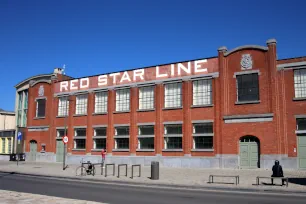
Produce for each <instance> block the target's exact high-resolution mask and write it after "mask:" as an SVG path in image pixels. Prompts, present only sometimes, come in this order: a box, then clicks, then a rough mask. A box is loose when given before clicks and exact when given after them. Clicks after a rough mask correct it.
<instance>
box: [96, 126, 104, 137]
mask: <svg viewBox="0 0 306 204" xmlns="http://www.w3.org/2000/svg"><path fill="white" fill-rule="evenodd" d="M94 136H106V127H98V128H94Z"/></svg>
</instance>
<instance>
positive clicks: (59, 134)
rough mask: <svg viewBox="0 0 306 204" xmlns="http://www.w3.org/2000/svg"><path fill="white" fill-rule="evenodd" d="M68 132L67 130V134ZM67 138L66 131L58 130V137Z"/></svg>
mask: <svg viewBox="0 0 306 204" xmlns="http://www.w3.org/2000/svg"><path fill="white" fill-rule="evenodd" d="M67 132H68V130H66V133H67ZM64 136H65V130H64V129H63V130H57V137H64Z"/></svg>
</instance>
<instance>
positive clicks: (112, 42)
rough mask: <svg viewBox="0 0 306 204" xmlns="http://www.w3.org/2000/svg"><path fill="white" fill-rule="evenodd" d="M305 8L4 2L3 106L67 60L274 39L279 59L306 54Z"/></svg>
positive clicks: (147, 60)
mask: <svg viewBox="0 0 306 204" xmlns="http://www.w3.org/2000/svg"><path fill="white" fill-rule="evenodd" d="M305 7H306V1H305V0H299V1H298V0H291V1H285V0H282V1H276V0H275V1H269V0H256V1H255V0H253V1H246V0H241V1H240V0H232V1H226V0H223V1H222V0H218V1H212V0H211V1H204V0H184V1H181V0H173V1H171V0H154V1H153V0H142V1H140V0H139V1H134V0H122V1H116V0H96V1H94V0H86V1H84V0H83V1H78V0H73V1H72V0H71V1H68V0H61V1H59V0H52V1H51V0H37V1H33V0H26V1H25V0H0V69H1V82H0V83H1V84H0V93H1V96H2V97H1V101H0V108H3V109H5V110H13V109H14V104H15V89H14V85H16V84H17V83H18V82H20V81H22V80H24V79H26V78H27V77H30V76H33V75H37V74H42V73H50V72H52V71H53V69H54V68H55V67H62V66H63V64H66V74H67V75H70V76H73V77H82V76H88V75H95V74H100V73H104V72H112V71H118V70H125V69H131V68H138V67H143V66H150V65H157V64H163V63H169V62H176V61H184V60H190V59H196V58H202V57H211V56H216V55H217V49H218V48H219V47H220V46H227V48H228V49H232V48H234V47H236V46H240V45H244V44H259V45H265V42H266V40H267V39H269V38H276V40H277V42H278V44H277V48H278V50H277V52H278V56H279V58H290V57H297V56H304V55H306V35H305V33H306V29H305V27H306V12H305Z"/></svg>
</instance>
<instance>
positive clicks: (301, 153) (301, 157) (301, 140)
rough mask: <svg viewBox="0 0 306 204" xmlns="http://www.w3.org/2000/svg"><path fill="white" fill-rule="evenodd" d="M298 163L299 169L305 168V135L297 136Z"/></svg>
mask: <svg viewBox="0 0 306 204" xmlns="http://www.w3.org/2000/svg"><path fill="white" fill-rule="evenodd" d="M298 164H299V168H300V169H306V136H298Z"/></svg>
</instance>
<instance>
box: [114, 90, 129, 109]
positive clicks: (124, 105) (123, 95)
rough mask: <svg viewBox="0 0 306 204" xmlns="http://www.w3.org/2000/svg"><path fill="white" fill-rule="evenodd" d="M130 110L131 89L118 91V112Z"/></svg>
mask: <svg viewBox="0 0 306 204" xmlns="http://www.w3.org/2000/svg"><path fill="white" fill-rule="evenodd" d="M129 110H130V89H119V90H116V111H129Z"/></svg>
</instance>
